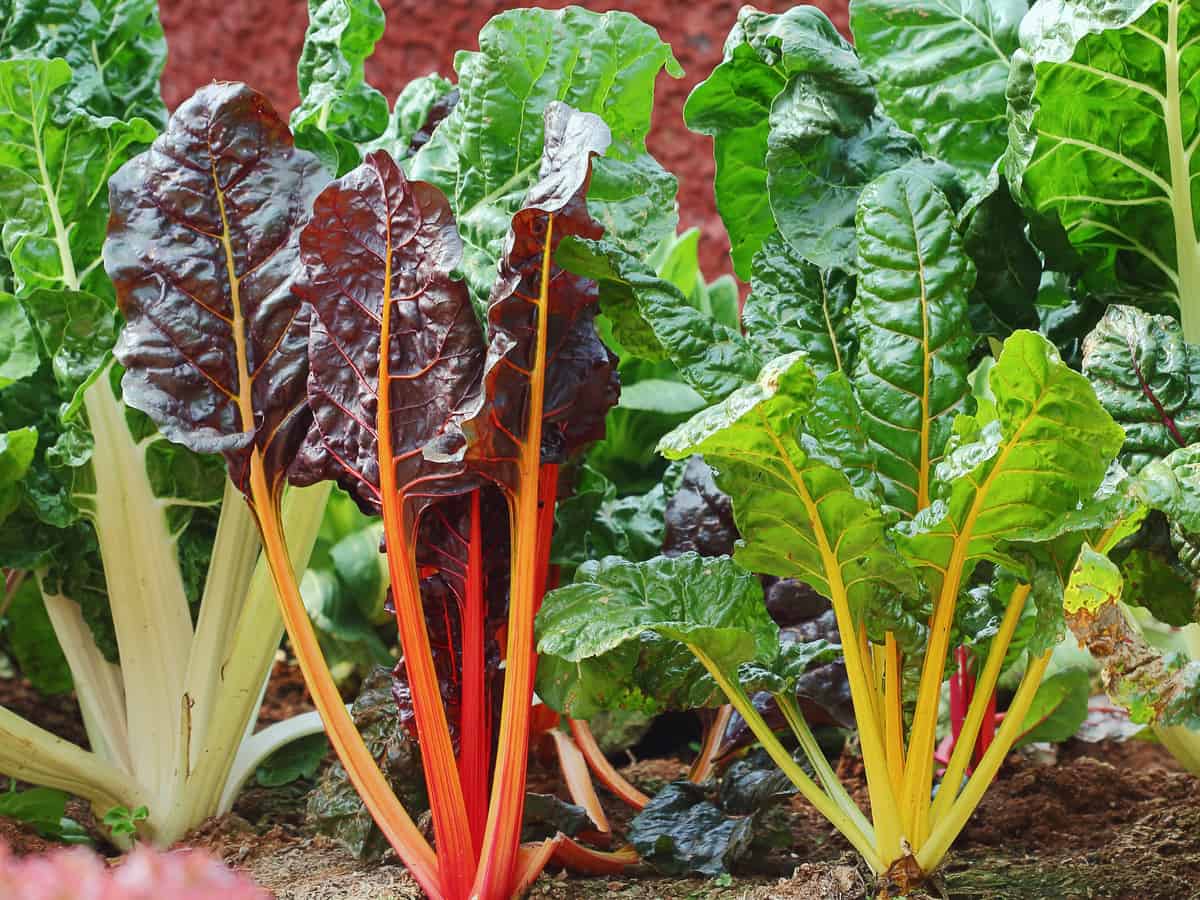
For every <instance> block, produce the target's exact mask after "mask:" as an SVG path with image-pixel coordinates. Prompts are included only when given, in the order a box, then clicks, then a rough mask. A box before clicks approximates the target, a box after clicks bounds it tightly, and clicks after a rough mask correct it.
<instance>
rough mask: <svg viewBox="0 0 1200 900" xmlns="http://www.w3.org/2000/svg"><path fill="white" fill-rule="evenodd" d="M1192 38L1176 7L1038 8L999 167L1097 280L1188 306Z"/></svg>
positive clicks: (1198, 253) (1198, 83)
mask: <svg viewBox="0 0 1200 900" xmlns="http://www.w3.org/2000/svg"><path fill="white" fill-rule="evenodd" d="M1197 38H1200V10H1198V9H1197V8H1196V7H1195V5H1194V4H1192V3H1189V2H1181V0H1163V2H1154V0H1111V2H1100V0H1041V2H1039V3H1037V4H1036V5H1035V6H1034V8H1033V9H1032V10H1031V11H1030V13H1029V15H1028V17H1027V18H1026V20H1025V22H1024V24H1023V26H1022V29H1021V45H1022V49H1023V53H1022V54H1019V55H1018V59H1017V61H1016V62H1014V72H1013V78H1012V85H1011V87H1010V94H1011V99H1012V121H1013V143H1012V148H1011V150H1010V153H1009V156H1008V158H1007V159H1006V163H1005V168H1006V173H1007V174H1008V176H1009V177H1010V179H1011V180H1013V182H1014V183H1015V184H1018V185H1019V187H1020V190H1021V192H1022V194H1023V196H1024V197H1025V198H1026V200H1027V201H1028V202H1029V203H1030V204H1031V205H1032V206H1033V208H1034V209H1036V210H1037V211H1038V212H1040V213H1043V214H1045V215H1048V216H1050V217H1052V218H1054V219H1057V220H1058V221H1059V222H1061V225H1062V227H1063V228H1065V229H1066V233H1067V235H1068V236H1069V237H1070V241H1071V243H1072V244H1073V245H1074V247H1075V249H1076V250H1077V251H1079V252H1080V253H1082V254H1083V256H1084V257H1085V259H1086V260H1087V266H1086V270H1085V271H1086V273H1087V278H1088V279H1089V280H1090V281H1091V282H1092V283H1093V284H1101V285H1112V284H1126V285H1130V286H1135V287H1138V288H1141V289H1143V290H1150V291H1159V292H1162V293H1164V294H1167V295H1169V296H1174V297H1178V298H1181V301H1180V302H1181V304H1182V305H1184V306H1185V307H1186V306H1187V305H1189V304H1190V300H1189V299H1188V298H1190V296H1191V295H1192V293H1193V292H1194V291H1195V290H1196V285H1197V284H1198V283H1200V246H1198V245H1197V241H1196V209H1197V207H1198V204H1197V203H1196V202H1195V198H1194V197H1193V193H1192V190H1193V188H1192V186H1193V184H1194V181H1195V176H1196V174H1197V168H1198V167H1200V156H1198V155H1197V154H1196V153H1194V152H1193V150H1194V149H1195V147H1196V140H1197V138H1198V137H1200V129H1198V122H1197V117H1196V114H1195V107H1196V103H1197V101H1198V100H1200V79H1198V78H1197V77H1196V74H1197V71H1198V69H1200V44H1198V43H1197ZM1189 319H1190V317H1189ZM1185 324H1186V328H1187V329H1192V330H1194V329H1196V328H1197V327H1200V319H1198V320H1197V322H1196V324H1192V323H1191V322H1190V321H1189V322H1187V323H1185ZM1197 336H1198V335H1197V334H1196V333H1191V338H1192V339H1193V340H1196V339H1197Z"/></svg>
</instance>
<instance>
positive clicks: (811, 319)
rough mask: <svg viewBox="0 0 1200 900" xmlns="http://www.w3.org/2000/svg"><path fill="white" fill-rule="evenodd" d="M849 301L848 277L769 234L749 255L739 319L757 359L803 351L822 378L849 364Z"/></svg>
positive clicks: (854, 345)
mask: <svg viewBox="0 0 1200 900" xmlns="http://www.w3.org/2000/svg"><path fill="white" fill-rule="evenodd" d="M853 302H854V279H853V278H852V277H850V276H848V275H846V274H845V273H843V272H840V271H838V270H837V269H833V270H831V271H829V272H823V271H821V270H820V269H818V268H817V267H816V266H814V265H813V264H812V263H809V262H806V261H805V260H803V259H802V258H801V257H800V255H799V254H798V253H796V251H795V250H793V249H792V246H791V245H790V244H789V243H788V242H787V241H785V240H784V239H783V238H782V237H780V236H779V235H778V234H773V235H771V236H770V237H769V238H767V239H766V240H765V241H764V242H763V244H762V248H761V249H760V250H759V251H758V253H757V254H756V255H755V257H754V270H753V275H752V277H751V291H750V296H749V297H747V298H746V307H745V309H744V310H743V311H742V324H743V325H744V326H745V329H746V338H747V339H748V340H749V341H750V343H751V345H752V346H753V347H754V349H755V351H756V352H757V353H758V356H759V358H760V359H773V358H774V357H776V356H782V355H783V354H785V353H795V352H796V351H803V352H804V354H805V356H806V357H807V359H808V362H809V364H810V365H811V366H812V368H813V372H815V373H816V375H817V376H818V377H824V376H825V375H827V374H829V373H830V372H837V371H851V370H852V369H853V367H854V359H855V355H856V354H857V352H858V332H857V330H856V329H855V327H854V319H853V317H852V316H851V314H850V312H851V308H852V306H853Z"/></svg>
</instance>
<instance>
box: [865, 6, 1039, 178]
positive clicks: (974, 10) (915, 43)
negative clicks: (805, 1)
mask: <svg viewBox="0 0 1200 900" xmlns="http://www.w3.org/2000/svg"><path fill="white" fill-rule="evenodd" d="M1028 11H1029V4H1028V0H960V2H954V3H946V2H943V0H854V2H852V3H851V4H850V26H851V28H852V30H853V31H854V46H855V49H856V50H857V51H858V55H859V56H860V57H861V58H862V61H863V65H864V66H865V67H866V69H867V71H869V72H870V73H871V74H872V75H874V76H875V78H876V79H877V89H878V91H879V100H880V102H881V103H882V104H883V107H884V109H886V110H887V112H888V114H889V115H890V116H892V118H894V119H895V120H896V122H897V123H898V124H899V125H900V127H901V128H904V129H906V130H907V131H910V132H912V133H913V134H915V135H916V136H917V138H919V139H920V141H921V144H922V145H923V146H924V147H925V149H926V150H927V151H928V152H929V153H931V154H932V155H933V156H935V157H937V158H938V159H941V160H944V161H946V162H948V163H950V164H951V165H953V166H954V167H955V168H956V169H957V170H958V172H959V175H960V177H961V178H962V180H963V182H964V183H965V184H966V185H967V187H968V188H969V189H970V191H971V192H972V193H975V192H977V191H979V190H980V189H981V188H982V187H983V186H984V182H985V181H986V179H987V176H988V173H989V172H990V171H991V169H992V166H994V165H995V163H996V160H998V159H999V158H1000V157H1001V156H1002V155H1003V154H1004V151H1005V149H1006V148H1007V146H1008V118H1007V115H1006V113H1007V102H1006V99H1005V88H1006V86H1007V84H1008V72H1009V65H1010V62H1011V59H1012V55H1013V53H1014V52H1015V51H1016V49H1017V43H1018V42H1017V28H1018V26H1019V25H1020V24H1021V19H1022V18H1024V16H1025V14H1026V13H1027V12H1028Z"/></svg>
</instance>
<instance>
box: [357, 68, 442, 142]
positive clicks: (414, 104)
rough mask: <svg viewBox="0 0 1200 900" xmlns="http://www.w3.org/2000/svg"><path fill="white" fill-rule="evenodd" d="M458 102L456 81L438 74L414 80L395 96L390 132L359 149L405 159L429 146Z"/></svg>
mask: <svg viewBox="0 0 1200 900" xmlns="http://www.w3.org/2000/svg"><path fill="white" fill-rule="evenodd" d="M456 103H458V88H456V87H455V86H454V84H453V82H451V81H448V80H447V79H445V78H443V77H442V76H441V75H438V74H437V73H436V72H431V73H429V74H428V75H422V76H421V77H420V78H414V79H413V80H412V81H410V82H409V83H408V84H406V85H405V86H404V89H403V90H402V91H400V94H399V95H398V96H397V97H396V102H395V104H393V106H392V114H391V117H390V118H389V119H388V126H387V129H386V130H385V131H384V132H383V134H381V135H380V136H379V137H378V138H376V139H375V140H373V141H368V142H367V143H366V144H360V146H359V149H360V150H362V151H363V152H364V153H367V152H370V151H372V150H387V151H388V153H389V154H391V156H392V158H393V159H397V160H403V159H406V158H407V157H409V156H412V154H414V153H416V152H417V151H418V150H420V149H421V148H422V147H424V146H425V145H426V144H428V143H429V139H430V137H432V136H433V130H434V129H435V128H437V126H438V125H440V124H441V123H442V120H443V119H445V118H446V116H448V115H449V114H450V110H452V109H453V108H454V106H455V104H456Z"/></svg>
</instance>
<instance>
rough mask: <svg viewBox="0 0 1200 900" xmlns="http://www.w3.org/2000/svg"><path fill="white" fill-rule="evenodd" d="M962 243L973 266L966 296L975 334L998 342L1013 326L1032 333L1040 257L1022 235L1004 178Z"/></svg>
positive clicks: (983, 204) (1035, 323)
mask: <svg viewBox="0 0 1200 900" xmlns="http://www.w3.org/2000/svg"><path fill="white" fill-rule="evenodd" d="M962 242H963V250H964V251H966V253H967V255H968V256H970V257H971V260H972V262H974V263H975V272H976V278H975V284H974V286H973V287H972V288H971V295H970V312H971V325H972V327H973V328H974V329H975V333H976V334H978V335H981V336H983V335H987V336H990V337H997V338H1000V339H1003V338H1006V337H1008V336H1009V335H1010V334H1012V333H1013V332H1014V331H1016V330H1017V329H1018V328H1028V329H1031V330H1034V331H1036V330H1037V327H1038V313H1037V306H1036V305H1035V301H1036V299H1037V295H1038V289H1039V287H1040V286H1041V279H1042V259H1041V257H1040V256H1039V255H1038V252H1037V250H1036V249H1034V246H1033V244H1031V243H1030V241H1029V238H1028V237H1026V235H1025V215H1024V213H1023V212H1022V211H1021V208H1020V207H1019V206H1018V205H1017V203H1016V201H1014V200H1013V197H1012V192H1011V191H1010V190H1009V188H1008V185H1007V184H1006V183H1005V182H1004V180H1003V179H1000V178H997V180H996V184H995V188H994V189H993V190H992V191H991V193H989V194H988V195H987V196H986V197H985V198H984V199H983V200H982V201H981V202H980V203H979V204H978V205H977V206H976V207H975V209H974V211H973V212H972V213H971V217H970V221H969V222H968V223H967V225H966V227H965V228H964V229H963V232H962Z"/></svg>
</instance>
